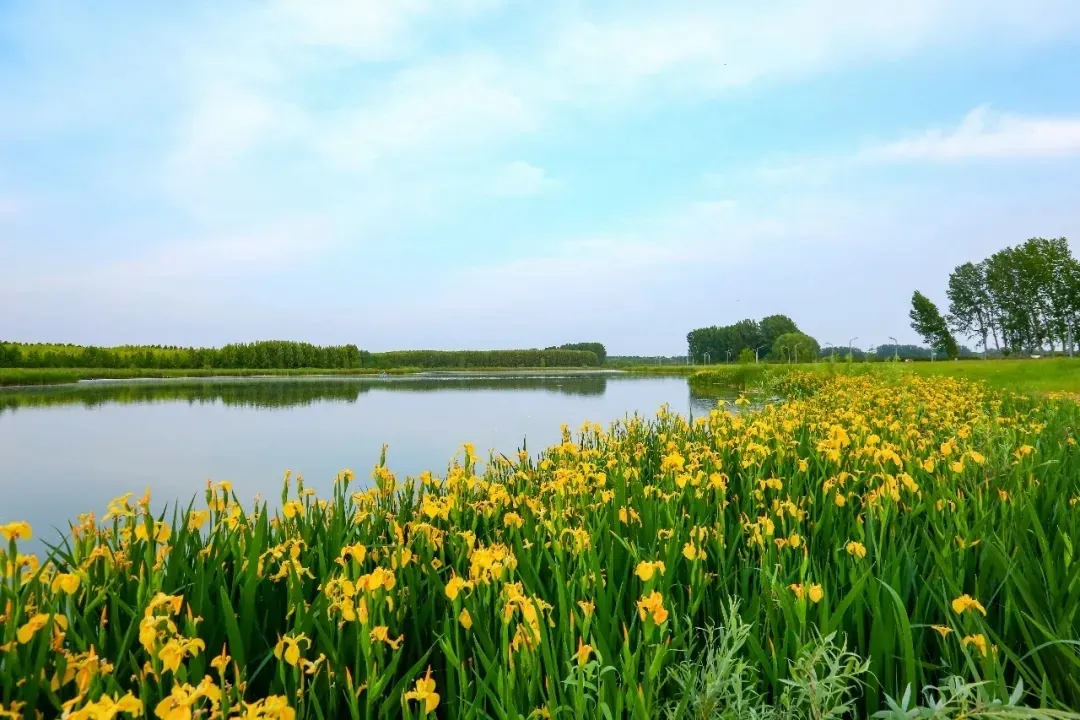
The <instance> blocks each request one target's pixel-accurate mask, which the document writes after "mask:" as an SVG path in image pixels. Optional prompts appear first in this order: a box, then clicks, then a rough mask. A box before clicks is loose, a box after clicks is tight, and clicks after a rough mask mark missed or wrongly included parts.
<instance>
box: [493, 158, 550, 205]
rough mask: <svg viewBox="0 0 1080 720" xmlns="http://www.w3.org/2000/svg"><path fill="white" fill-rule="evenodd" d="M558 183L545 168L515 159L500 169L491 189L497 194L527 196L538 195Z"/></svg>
mask: <svg viewBox="0 0 1080 720" xmlns="http://www.w3.org/2000/svg"><path fill="white" fill-rule="evenodd" d="M556 184H557V182H556V181H555V180H553V179H552V178H550V177H548V174H547V171H546V170H544V168H542V167H537V166H535V165H530V164H529V163H527V162H523V161H521V160H515V161H514V162H512V163H510V164H508V165H506V166H505V167H503V168H502V169H501V170H500V171H499V173H498V174H497V176H496V178H495V182H494V183H493V184H492V188H491V191H492V193H493V194H495V195H503V196H508V197H526V196H529V195H537V194H539V193H541V192H543V191H544V190H546V189H548V188H550V187H552V186H554V185H556Z"/></svg>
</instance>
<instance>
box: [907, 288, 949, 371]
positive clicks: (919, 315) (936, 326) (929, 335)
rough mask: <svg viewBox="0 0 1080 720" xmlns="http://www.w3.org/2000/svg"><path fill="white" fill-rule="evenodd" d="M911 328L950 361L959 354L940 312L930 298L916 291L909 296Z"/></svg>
mask: <svg viewBox="0 0 1080 720" xmlns="http://www.w3.org/2000/svg"><path fill="white" fill-rule="evenodd" d="M909 317H910V318H911V327H912V328H913V329H914V330H915V332H917V333H919V335H921V336H922V338H923V340H924V341H925V342H926V344H927V345H929V346H930V347H931V348H933V349H934V350H938V351H941V352H944V353H945V354H946V355H948V357H949V358H950V359H952V358H955V357H956V356H957V354H958V353H959V352H960V347H959V346H958V345H957V344H956V338H954V337H953V335H952V333H951V332H949V325H948V323H947V322H945V318H944V317H942V316H941V311H939V310H938V308H937V305H935V304H934V303H933V301H932V300H930V298H928V297H926V296H925V295H923V294H922V293H921V292H919V291H918V290H916V291H915V294H914V295H912V296H911V313H909Z"/></svg>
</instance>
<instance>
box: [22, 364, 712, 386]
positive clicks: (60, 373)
mask: <svg viewBox="0 0 1080 720" xmlns="http://www.w3.org/2000/svg"><path fill="white" fill-rule="evenodd" d="M687 370H688V368H686V367H685V366H681V365H669V366H663V367H649V366H637V367H625V368H618V367H610V368H604V367H600V368H563V367H559V368H551V367H547V368H544V367H537V368H460V369H453V370H445V369H431V368H417V367H403V368H389V369H385V370H383V369H378V368H350V369H342V368H246V369H234V368H228V369H223V368H217V369H155V368H0V387H13V386H14V387H19V386H35V385H66V384H71V383H76V382H79V381H82V380H144V379H145V380H150V379H157V380H161V379H173V378H215V377H221V378H236V377H246V378H256V377H356V376H363V377H371V376H378V375H383V374H386V375H413V374H418V373H424V374H428V375H446V374H470V375H474V374H484V373H487V374H522V373H527V374H533V375H560V374H597V373H607V374H613V373H629V374H649V375H672V376H682V375H687V374H689V373H688V372H687ZM689 370H693V368H689Z"/></svg>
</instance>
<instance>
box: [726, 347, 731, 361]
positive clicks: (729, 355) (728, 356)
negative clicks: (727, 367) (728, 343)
mask: <svg viewBox="0 0 1080 720" xmlns="http://www.w3.org/2000/svg"><path fill="white" fill-rule="evenodd" d="M727 362H731V351H730V350H728V351H727Z"/></svg>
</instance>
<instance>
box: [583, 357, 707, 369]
mask: <svg viewBox="0 0 1080 720" xmlns="http://www.w3.org/2000/svg"><path fill="white" fill-rule="evenodd" d="M604 364H605V365H610V366H613V367H634V366H639V365H656V366H667V365H689V364H690V363H689V359H688V358H687V356H686V355H609V356H608V358H607V361H606V362H605V363H604Z"/></svg>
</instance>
